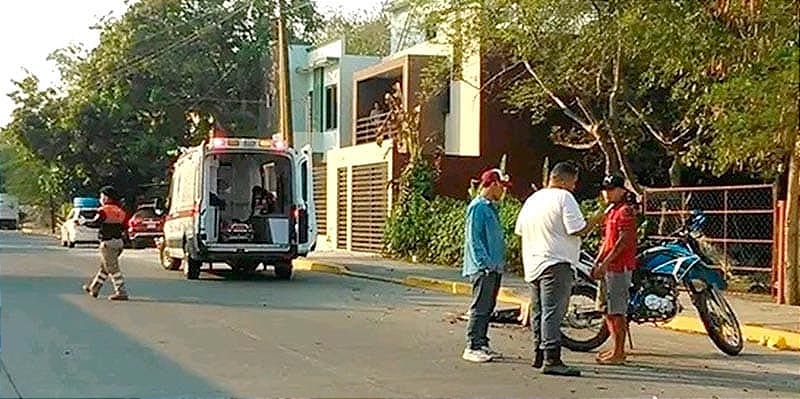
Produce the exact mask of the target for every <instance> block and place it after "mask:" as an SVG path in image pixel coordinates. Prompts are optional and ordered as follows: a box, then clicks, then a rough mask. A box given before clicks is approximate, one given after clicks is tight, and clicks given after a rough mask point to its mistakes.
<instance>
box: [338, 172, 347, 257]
mask: <svg viewBox="0 0 800 399" xmlns="http://www.w3.org/2000/svg"><path fill="white" fill-rule="evenodd" d="M336 248H339V249H347V168H339V169H336Z"/></svg>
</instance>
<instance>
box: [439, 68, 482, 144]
mask: <svg viewBox="0 0 800 399" xmlns="http://www.w3.org/2000/svg"><path fill="white" fill-rule="evenodd" d="M481 84H482V82H481V63H480V57H479V56H478V55H477V54H475V55H471V56H469V57H467V58H466V60H465V61H464V63H463V65H462V79H461V80H458V81H451V82H450V93H449V94H450V112H449V113H448V114H447V117H446V120H445V133H444V137H445V139H444V149H445V154H448V155H456V156H474V157H477V156H480V155H481V145H480V138H481V91H480V87H481Z"/></svg>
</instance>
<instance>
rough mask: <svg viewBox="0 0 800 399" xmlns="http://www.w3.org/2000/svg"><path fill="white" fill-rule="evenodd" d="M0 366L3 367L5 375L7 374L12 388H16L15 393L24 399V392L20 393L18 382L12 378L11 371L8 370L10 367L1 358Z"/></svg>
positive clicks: (20, 398)
mask: <svg viewBox="0 0 800 399" xmlns="http://www.w3.org/2000/svg"><path fill="white" fill-rule="evenodd" d="M0 368H2V371H3V375H5V376H6V378H7V379H8V382H9V383H10V384H11V388H14V393H15V394H16V395H17V397H18V398H19V399H22V394H21V393H19V388H17V384H15V383H14V379H13V378H11V373H9V372H8V368H7V367H6V362H4V361H3V359H2V358H0Z"/></svg>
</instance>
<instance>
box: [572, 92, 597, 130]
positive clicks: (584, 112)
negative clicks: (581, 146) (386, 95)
mask: <svg viewBox="0 0 800 399" xmlns="http://www.w3.org/2000/svg"><path fill="white" fill-rule="evenodd" d="M575 102H577V103H578V107H579V108H580V109H581V111H582V112H583V115H584V116H585V117H586V119H588V120H589V123H591V124H592V125H596V124H597V121H595V119H594V118H593V117H592V115H591V113H590V112H589V110H588V109H586V107H585V106H584V105H583V101H581V98H580V97H577V98H576V99H575Z"/></svg>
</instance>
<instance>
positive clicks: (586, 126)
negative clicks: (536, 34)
mask: <svg viewBox="0 0 800 399" xmlns="http://www.w3.org/2000/svg"><path fill="white" fill-rule="evenodd" d="M524 64H525V69H527V70H528V73H530V74H531V76H533V78H534V79H535V80H536V83H538V84H539V87H541V88H542V90H544V92H545V93H547V95H548V96H550V99H552V100H553V102H555V103H556V104H557V105H558V106H559V107H560V108H561V110H562V111H563V112H564V114H565V115H567V116H568V117H569V118H570V119H572V120H573V121H575V123H577V124H578V125H580V126H581V128H583V130H585V131H587V132H591V131H592V124H591V123H589V122H586V121H584V120H582V119H581V118H580V117H579V116H578V115H576V114H575V113H574V112H572V110H571V109H570V108H569V107H568V106H567V104H564V101H562V100H561V98H559V97H558V96H556V95H555V93H553V92H552V91H551V90H550V89H548V88H547V86H545V84H544V82H542V80H541V79H540V78H539V75H538V74H536V71H534V70H533V67H532V66H531V64H530V63H529V62H528V61H525V62H524Z"/></svg>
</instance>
